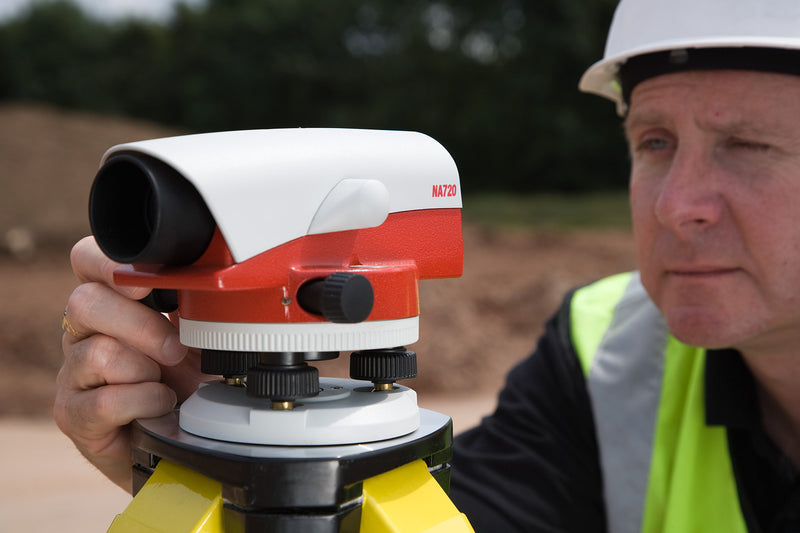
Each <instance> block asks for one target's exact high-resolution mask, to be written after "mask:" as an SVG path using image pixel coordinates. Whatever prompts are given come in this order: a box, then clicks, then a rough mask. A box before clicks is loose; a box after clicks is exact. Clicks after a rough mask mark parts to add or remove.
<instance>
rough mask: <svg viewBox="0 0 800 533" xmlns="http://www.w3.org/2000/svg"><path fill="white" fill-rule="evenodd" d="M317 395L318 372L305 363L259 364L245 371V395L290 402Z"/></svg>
mask: <svg viewBox="0 0 800 533" xmlns="http://www.w3.org/2000/svg"><path fill="white" fill-rule="evenodd" d="M317 394H319V371H318V370H317V369H316V368H314V367H313V366H308V365H307V364H305V363H301V364H299V365H291V366H284V365H264V364H260V365H258V366H255V367H253V368H251V369H249V370H248V371H247V395H248V396H253V397H257V398H269V399H270V400H272V401H273V402H291V401H294V400H295V399H297V398H305V397H308V396H316V395H317Z"/></svg>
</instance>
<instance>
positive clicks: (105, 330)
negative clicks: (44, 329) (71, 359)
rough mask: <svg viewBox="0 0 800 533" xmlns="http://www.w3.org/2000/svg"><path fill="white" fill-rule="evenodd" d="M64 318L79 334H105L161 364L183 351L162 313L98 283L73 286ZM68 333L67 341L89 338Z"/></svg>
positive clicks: (176, 358) (177, 359) (171, 361)
mask: <svg viewBox="0 0 800 533" xmlns="http://www.w3.org/2000/svg"><path fill="white" fill-rule="evenodd" d="M120 317H124V320H121V319H120ZM67 319H68V320H69V322H70V324H71V325H72V327H73V328H74V329H75V330H76V331H78V332H80V333H81V334H82V335H86V336H92V335H94V334H97V333H102V334H104V335H108V336H109V337H113V338H115V339H118V340H119V341H121V342H122V343H124V344H127V345H129V346H131V347H133V348H135V349H136V350H138V351H140V352H142V353H144V354H146V355H148V356H149V357H151V358H152V359H154V360H155V361H156V362H158V363H161V364H163V365H167V366H172V365H175V364H177V363H178V362H180V361H181V360H182V359H183V357H184V356H185V355H186V352H187V348H186V347H185V346H183V345H182V344H181V343H180V336H179V334H178V330H177V329H176V328H175V326H173V325H172V324H171V323H170V321H169V320H168V319H167V318H166V317H165V316H164V315H162V314H161V313H159V312H157V311H153V310H152V309H150V308H148V307H146V306H144V305H142V304H141V303H139V302H135V301H133V300H129V299H128V298H125V297H123V296H121V295H119V294H117V293H116V292H115V291H114V290H113V289H111V288H110V287H108V286H106V285H103V284H101V283H83V284H82V285H79V286H78V287H76V288H75V290H74V291H73V292H72V294H71V295H70V297H69V301H68V303H67ZM71 337H72V336H71V335H70V336H66V335H65V340H64V342H65V343H66V344H67V345H68V344H70V343H73V344H75V343H78V342H87V341H89V340H90V339H83V340H79V339H78V338H71ZM65 349H68V346H66V345H65Z"/></svg>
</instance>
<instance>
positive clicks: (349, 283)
mask: <svg viewBox="0 0 800 533" xmlns="http://www.w3.org/2000/svg"><path fill="white" fill-rule="evenodd" d="M297 303H298V304H299V305H300V307H302V308H303V309H304V310H305V311H306V312H309V313H312V314H315V315H322V316H324V317H325V318H327V319H328V320H330V321H331V322H336V323H340V324H355V323H357V322H363V321H364V320H366V319H367V317H368V316H369V314H370V313H371V312H372V305H373V304H374V303H375V294H374V293H373V291H372V284H371V283H370V282H369V280H368V279H367V278H366V277H364V276H362V275H361V274H354V273H352V272H334V273H333V274H331V275H330V276H328V277H327V278H325V279H315V280H311V281H309V282H307V283H305V284H304V285H303V286H301V287H300V289H299V290H298V291H297Z"/></svg>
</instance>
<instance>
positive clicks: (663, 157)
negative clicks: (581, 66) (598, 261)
mask: <svg viewBox="0 0 800 533" xmlns="http://www.w3.org/2000/svg"><path fill="white" fill-rule="evenodd" d="M625 131H626V135H627V138H628V144H629V147H630V153H631V158H632V168H631V180H630V197H631V209H632V215H633V226H634V236H635V239H636V244H637V248H638V260H639V268H640V270H641V274H642V281H643V283H644V286H645V288H646V289H647V291H648V293H649V294H650V296H651V298H652V299H653V301H654V302H655V303H656V305H657V306H658V307H659V309H661V311H662V313H663V314H664V316H665V317H666V319H667V322H668V324H669V327H670V329H671V331H672V333H673V334H674V335H675V336H676V337H677V338H678V339H680V340H681V341H683V342H686V343H689V344H692V345H696V346H703V347H708V348H714V347H717V348H721V347H735V348H739V349H740V350H742V351H743V352H744V353H747V352H748V351H753V352H755V351H762V350H770V349H774V348H778V349H780V348H781V347H782V348H784V349H785V348H786V347H793V348H794V347H797V346H800V301H798V300H799V298H798V295H800V77H798V76H789V75H780V74H769V73H757V72H745V71H704V72H685V73H678V74H669V75H663V76H658V77H655V78H652V79H649V80H647V81H644V82H642V83H641V84H640V85H638V86H637V87H636V88H635V89H634V91H633V94H632V95H631V104H630V111H629V114H628V117H627V118H626V121H625Z"/></svg>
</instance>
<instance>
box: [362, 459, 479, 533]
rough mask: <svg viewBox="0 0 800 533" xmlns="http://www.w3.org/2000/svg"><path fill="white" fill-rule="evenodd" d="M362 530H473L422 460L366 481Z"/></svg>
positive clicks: (441, 532) (388, 532)
mask: <svg viewBox="0 0 800 533" xmlns="http://www.w3.org/2000/svg"><path fill="white" fill-rule="evenodd" d="M363 494H364V503H363V507H362V512H361V532H362V533H422V532H427V533H471V532H472V531H473V530H472V526H470V524H469V522H468V521H467V517H466V516H464V514H463V513H461V512H459V511H458V509H456V506H455V505H453V502H451V501H450V498H448V497H447V494H445V492H444V490H442V487H441V486H440V485H439V483H437V482H436V480H435V479H434V478H433V476H431V475H430V473H429V472H428V467H427V466H425V463H424V462H423V461H422V460H417V461H413V462H411V463H407V464H405V465H403V466H400V467H398V468H395V469H394V470H390V471H389V472H386V473H384V474H379V475H377V476H374V477H371V478H369V479H367V480H365V481H364V488H363Z"/></svg>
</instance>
